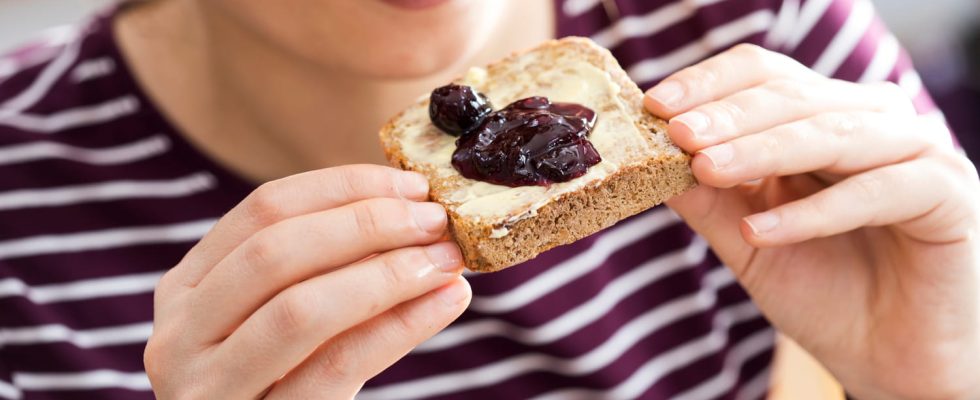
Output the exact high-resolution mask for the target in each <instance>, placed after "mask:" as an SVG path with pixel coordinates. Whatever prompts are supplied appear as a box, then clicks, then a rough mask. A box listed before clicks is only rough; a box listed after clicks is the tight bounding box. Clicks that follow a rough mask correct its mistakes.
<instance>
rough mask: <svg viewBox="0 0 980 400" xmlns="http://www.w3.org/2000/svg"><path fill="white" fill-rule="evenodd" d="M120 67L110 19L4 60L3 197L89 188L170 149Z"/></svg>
mask: <svg viewBox="0 0 980 400" xmlns="http://www.w3.org/2000/svg"><path fill="white" fill-rule="evenodd" d="M123 64H124V63H123V61H122V57H121V56H120V55H119V54H118V50H117V49H116V48H115V43H114V41H113V38H112V32H111V26H110V23H109V21H108V19H106V18H105V17H96V18H94V19H93V20H92V21H90V22H87V23H84V24H82V25H80V26H77V27H66V28H59V29H57V30H54V31H51V32H49V33H47V34H43V35H41V36H40V38H39V39H37V40H34V41H32V42H31V43H29V44H27V45H25V46H22V47H21V48H18V49H15V50H13V51H12V52H9V53H7V54H6V55H4V56H2V57H0V171H3V173H0V190H10V189H16V188H23V187H37V186H51V185H54V184H72V183H85V182H86V181H87V180H89V179H95V177H96V176H97V175H98V176H103V177H104V175H105V173H107V172H109V171H107V170H106V169H105V168H104V167H107V166H113V165H122V164H124V163H125V162H126V161H133V160H134V157H140V156H149V155H152V153H153V152H154V149H157V150H159V148H160V147H161V146H164V145H166V143H164V141H165V140H166V139H165V138H163V137H161V136H159V135H157V134H158V133H159V129H158V127H157V126H155V124H157V122H156V121H157V119H154V118H155V115H156V114H155V112H154V111H153V110H152V108H151V107H150V106H149V104H146V103H147V101H146V100H144V99H145V97H144V96H143V95H142V94H141V93H140V91H139V89H138V88H137V87H136V85H135V83H134V82H133V80H132V78H131V77H130V76H129V73H128V71H126V68H125V65H123ZM97 167H98V169H96V168H97ZM112 172H113V173H115V172H123V171H122V170H121V169H118V168H117V169H116V170H115V171H112Z"/></svg>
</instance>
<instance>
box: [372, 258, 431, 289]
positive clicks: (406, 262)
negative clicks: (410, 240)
mask: <svg viewBox="0 0 980 400" xmlns="http://www.w3.org/2000/svg"><path fill="white" fill-rule="evenodd" d="M381 263H382V268H381V271H380V273H381V275H382V276H381V278H382V281H383V282H384V287H386V288H389V290H394V289H398V288H401V287H404V286H405V285H406V284H407V283H409V282H411V281H412V279H410V278H411V277H410V276H408V275H410V274H411V273H412V272H411V271H416V270H418V267H422V266H425V265H428V264H430V263H431V262H430V261H429V258H428V256H427V255H426V254H425V251H424V250H422V249H421V248H408V249H404V250H401V251H394V252H390V253H388V254H385V255H384V256H382V257H381ZM413 267H414V268H413Z"/></svg>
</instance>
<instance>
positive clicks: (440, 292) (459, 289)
mask: <svg viewBox="0 0 980 400" xmlns="http://www.w3.org/2000/svg"><path fill="white" fill-rule="evenodd" d="M456 279H458V280H460V281H462V282H455V281H454V282H452V283H450V284H448V285H446V286H443V287H441V288H438V289H436V293H435V294H436V298H438V299H439V301H441V302H442V303H443V304H444V305H446V306H449V307H455V306H457V305H459V303H462V302H463V301H464V300H466V296H467V292H469V290H467V286H468V285H467V283H466V281H465V280H463V278H462V277H459V278H456Z"/></svg>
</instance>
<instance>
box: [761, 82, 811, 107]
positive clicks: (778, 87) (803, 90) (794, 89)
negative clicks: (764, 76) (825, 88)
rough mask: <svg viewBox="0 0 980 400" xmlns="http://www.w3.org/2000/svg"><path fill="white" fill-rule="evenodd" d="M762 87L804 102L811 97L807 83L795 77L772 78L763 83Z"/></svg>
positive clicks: (787, 97)
mask: <svg viewBox="0 0 980 400" xmlns="http://www.w3.org/2000/svg"><path fill="white" fill-rule="evenodd" d="M763 89H765V90H767V91H769V92H771V93H773V94H775V95H777V96H779V97H783V98H785V99H788V100H793V101H798V102H805V101H809V99H810V98H812V97H813V96H812V93H811V91H812V90H811V88H810V86H809V85H806V84H804V82H802V81H800V80H797V79H773V80H771V81H769V82H766V84H765V85H763Z"/></svg>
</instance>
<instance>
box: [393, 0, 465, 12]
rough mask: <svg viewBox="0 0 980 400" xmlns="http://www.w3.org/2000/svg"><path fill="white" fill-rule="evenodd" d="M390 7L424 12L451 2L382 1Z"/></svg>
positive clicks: (419, 0)
mask: <svg viewBox="0 0 980 400" xmlns="http://www.w3.org/2000/svg"><path fill="white" fill-rule="evenodd" d="M382 1H384V2H385V3H388V4H390V5H392V6H395V7H398V8H404V9H408V10H424V9H427V8H432V7H437V6H439V5H441V4H443V3H447V2H449V1H451V0H382Z"/></svg>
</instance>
